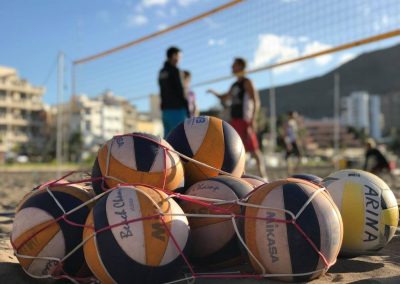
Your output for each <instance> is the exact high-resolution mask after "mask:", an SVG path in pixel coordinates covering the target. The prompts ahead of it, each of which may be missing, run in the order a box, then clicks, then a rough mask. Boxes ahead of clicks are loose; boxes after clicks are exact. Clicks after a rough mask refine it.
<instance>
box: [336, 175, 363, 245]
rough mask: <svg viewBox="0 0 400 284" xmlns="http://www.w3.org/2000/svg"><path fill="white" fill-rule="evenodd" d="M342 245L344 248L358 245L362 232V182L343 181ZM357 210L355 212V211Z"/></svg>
mask: <svg viewBox="0 0 400 284" xmlns="http://www.w3.org/2000/svg"><path fill="white" fill-rule="evenodd" d="M340 212H341V214H342V218H343V220H346V222H344V223H343V227H344V228H343V230H344V234H343V246H345V249H346V250H351V248H352V247H358V246H359V239H360V238H361V237H362V234H363V233H364V223H365V222H364V219H365V208H364V189H363V186H362V184H360V183H355V182H351V181H350V182H349V181H346V182H345V183H344V190H343V197H342V206H341V210H340ZM355 212H357V213H355Z"/></svg>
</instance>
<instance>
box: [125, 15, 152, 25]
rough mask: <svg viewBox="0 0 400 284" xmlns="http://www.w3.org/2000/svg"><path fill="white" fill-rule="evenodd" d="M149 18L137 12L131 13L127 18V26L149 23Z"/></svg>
mask: <svg viewBox="0 0 400 284" xmlns="http://www.w3.org/2000/svg"><path fill="white" fill-rule="evenodd" d="M148 21H149V20H148V19H147V17H146V16H145V15H142V14H136V15H129V16H128V18H127V26H128V27H136V26H143V25H145V24H147V23H148Z"/></svg>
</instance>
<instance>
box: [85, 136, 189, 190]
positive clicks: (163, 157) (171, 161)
mask: <svg viewBox="0 0 400 284" xmlns="http://www.w3.org/2000/svg"><path fill="white" fill-rule="evenodd" d="M165 148H167V149H170V148H172V147H171V145H169V143H168V142H166V141H165V140H164V139H162V138H160V137H158V136H154V135H151V134H145V133H133V134H126V135H122V136H115V137H113V138H112V139H111V140H109V141H107V142H106V143H105V144H104V145H103V146H102V147H101V148H100V149H99V151H98V154H97V159H96V161H95V162H94V165H93V168H92V177H93V188H94V190H95V192H96V193H97V194H100V193H101V192H103V191H104V190H106V189H107V188H112V187H115V186H117V185H118V184H120V183H128V184H143V185H148V186H154V187H158V188H164V189H167V190H174V189H176V188H177V187H179V186H182V185H183V179H184V174H183V166H182V163H181V160H180V158H179V156H178V155H177V154H175V153H173V152H170V151H168V150H165ZM99 178H103V179H104V180H102V179H99Z"/></svg>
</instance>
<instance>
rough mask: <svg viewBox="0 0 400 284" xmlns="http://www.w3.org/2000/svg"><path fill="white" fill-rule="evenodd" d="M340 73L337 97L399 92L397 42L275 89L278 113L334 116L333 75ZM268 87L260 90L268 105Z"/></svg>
mask: <svg viewBox="0 0 400 284" xmlns="http://www.w3.org/2000/svg"><path fill="white" fill-rule="evenodd" d="M335 73H338V74H339V75H340V96H341V97H344V96H348V95H349V94H350V93H351V92H353V91H367V92H368V93H370V94H376V95H380V96H384V95H386V94H389V93H393V92H400V76H399V75H400V45H396V46H393V47H389V48H385V49H380V50H377V51H373V52H368V53H364V54H361V55H359V56H358V57H356V58H354V59H353V60H351V61H348V62H347V63H345V64H343V65H341V66H339V67H338V68H336V69H334V70H332V71H330V72H329V73H327V74H325V75H323V76H320V77H314V78H311V79H308V80H304V81H301V82H297V83H294V84H290V85H285V86H280V87H277V88H275V92H276V111H277V114H278V115H279V114H282V113H286V112H287V111H290V110H296V111H298V112H300V113H301V114H302V115H304V116H306V117H310V118H322V117H333V86H334V74H335ZM268 94H269V90H268V89H264V90H261V91H260V97H261V105H262V106H263V107H269V95H268Z"/></svg>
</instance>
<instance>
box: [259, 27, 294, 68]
mask: <svg viewBox="0 0 400 284" xmlns="http://www.w3.org/2000/svg"><path fill="white" fill-rule="evenodd" d="M258 42H259V43H258V47H257V49H256V51H255V53H254V59H253V61H252V64H251V65H252V66H253V67H254V68H257V67H261V66H265V65H267V64H272V63H278V62H282V61H286V60H289V59H292V58H296V57H298V56H299V55H300V50H299V48H298V47H297V46H296V45H295V39H294V38H293V37H290V36H278V35H275V34H262V35H259V36H258ZM294 67H295V64H288V65H285V66H282V67H279V68H276V69H275V70H274V71H276V72H285V71H288V70H291V69H293V68H294Z"/></svg>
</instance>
